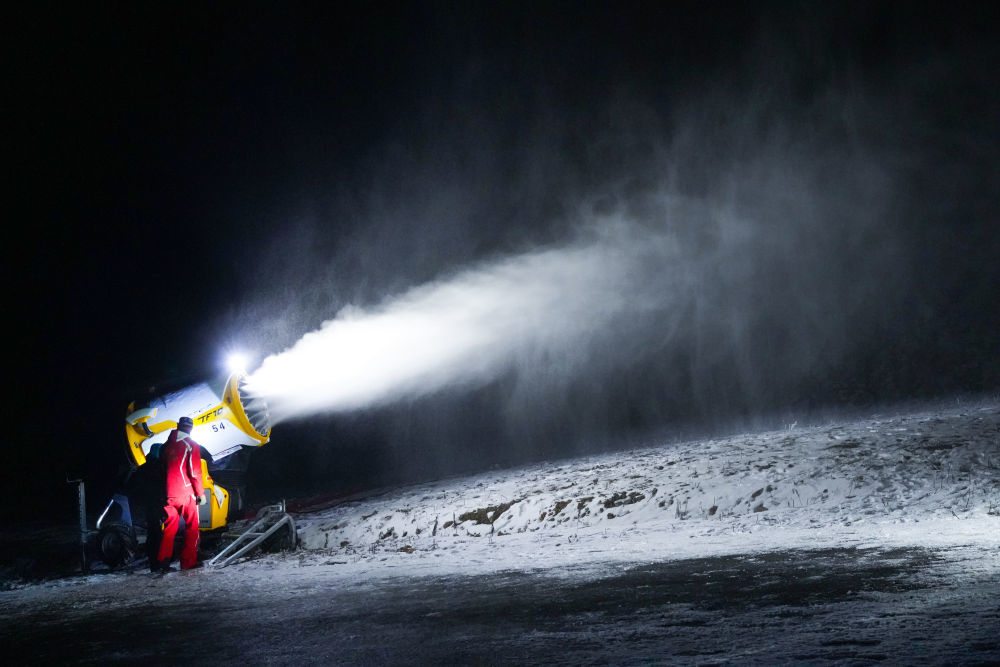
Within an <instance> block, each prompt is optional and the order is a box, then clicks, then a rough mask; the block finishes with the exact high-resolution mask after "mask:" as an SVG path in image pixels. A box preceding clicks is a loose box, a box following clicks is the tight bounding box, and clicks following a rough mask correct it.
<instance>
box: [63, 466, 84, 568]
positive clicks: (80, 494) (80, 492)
mask: <svg viewBox="0 0 1000 667" xmlns="http://www.w3.org/2000/svg"><path fill="white" fill-rule="evenodd" d="M66 481H67V482H68V483H70V484H76V496H77V501H78V503H79V513H80V514H79V516H80V565H81V567H82V568H83V573H84V574H86V573H87V572H89V571H90V568H89V566H88V563H87V493H86V490H85V489H84V487H83V480H82V479H67V480H66Z"/></svg>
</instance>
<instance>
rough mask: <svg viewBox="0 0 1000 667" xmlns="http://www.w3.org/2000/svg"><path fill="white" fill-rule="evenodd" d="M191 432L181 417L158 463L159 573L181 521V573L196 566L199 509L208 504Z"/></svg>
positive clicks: (191, 425) (165, 567) (167, 560)
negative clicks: (161, 497)
mask: <svg viewBox="0 0 1000 667" xmlns="http://www.w3.org/2000/svg"><path fill="white" fill-rule="evenodd" d="M192 428H194V423H193V422H192V421H191V418H190V417H181V418H180V420H179V421H178V422H177V428H176V429H174V430H173V431H171V432H170V436H169V437H168V438H167V441H166V443H164V445H163V448H162V449H161V450H160V461H162V463H163V468H164V470H165V472H166V498H167V499H166V503H165V504H164V506H163V513H164V516H165V518H164V520H163V537H162V540H161V542H160V551H159V553H158V554H157V559H158V561H159V569H160V570H161V571H164V572H165V571H168V570H169V567H170V560H171V558H172V557H173V552H174V537H175V536H176V535H177V527H178V524H179V523H180V519H181V518H183V519H184V525H185V527H184V548H183V549H182V550H181V569H182V570H187V569H190V568H192V567H197V565H198V539H199V535H198V505H203V504H205V503H206V502H207V500H206V499H205V494H204V489H203V487H202V483H201V454H200V453H199V447H198V443H197V442H195V441H194V439H193V438H192V437H191V429H192Z"/></svg>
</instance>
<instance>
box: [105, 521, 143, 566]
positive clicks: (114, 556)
mask: <svg viewBox="0 0 1000 667" xmlns="http://www.w3.org/2000/svg"><path fill="white" fill-rule="evenodd" d="M97 549H98V551H99V552H100V554H101V560H103V561H104V562H105V563H106V564H107V565H108V567H121V566H123V565H127V564H129V563H130V562H132V560H134V559H135V554H136V553H137V552H138V550H139V547H138V545H137V544H136V542H135V537H133V535H132V531H130V530H129V529H128V527H126V526H124V525H121V524H112V525H110V526H104V527H103V528H101V531H100V532H99V533H98V534H97Z"/></svg>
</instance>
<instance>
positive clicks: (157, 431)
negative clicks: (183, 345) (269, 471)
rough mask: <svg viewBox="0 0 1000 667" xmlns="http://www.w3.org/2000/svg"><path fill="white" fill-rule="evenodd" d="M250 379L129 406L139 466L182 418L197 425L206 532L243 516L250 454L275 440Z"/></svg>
mask: <svg viewBox="0 0 1000 667" xmlns="http://www.w3.org/2000/svg"><path fill="white" fill-rule="evenodd" d="M246 377H247V376H246V374H244V373H235V374H233V375H230V376H229V377H228V378H227V379H226V380H225V383H224V384H221V385H218V386H214V387H213V386H212V384H210V383H208V382H202V383H199V384H194V385H191V386H188V387H184V388H183V389H180V390H178V391H174V392H171V393H168V394H165V395H163V396H159V397H157V398H154V399H152V400H150V401H147V402H145V403H142V404H137V403H136V402H133V403H131V404H129V406H128V411H127V415H126V417H125V438H126V440H127V443H128V455H129V459H130V461H131V462H132V464H133V465H134V466H142V465H144V464H145V463H146V459H147V457H148V456H149V453H150V451H151V450H152V449H153V448H154V447H158V446H160V445H162V444H163V443H164V442H166V440H167V437H168V436H169V435H170V431H171V430H172V429H174V428H176V427H177V422H178V420H179V419H180V418H181V417H190V418H191V419H192V420H193V421H194V429H193V430H192V431H191V437H192V438H194V440H195V442H197V443H198V444H199V445H201V456H202V473H203V474H202V481H203V482H204V485H205V491H206V492H207V493H208V495H209V501H210V502H208V503H206V504H205V505H202V506H200V508H199V512H200V514H199V520H200V525H201V529H202V530H205V531H208V530H214V529H216V528H221V527H222V526H224V525H226V521H227V519H228V518H229V517H230V516H239V515H241V514H242V512H243V510H244V504H245V491H246V470H247V465H248V464H249V453H250V452H251V451H253V450H254V449H256V448H257V447H261V446H263V445H265V444H267V442H268V441H269V440H270V439H271V424H270V417H269V415H268V411H267V404H266V403H265V402H264V401H263V400H261V399H258V398H255V397H254V396H253V395H252V394H251V393H250V392H248V391H247V390H246V386H245V385H246Z"/></svg>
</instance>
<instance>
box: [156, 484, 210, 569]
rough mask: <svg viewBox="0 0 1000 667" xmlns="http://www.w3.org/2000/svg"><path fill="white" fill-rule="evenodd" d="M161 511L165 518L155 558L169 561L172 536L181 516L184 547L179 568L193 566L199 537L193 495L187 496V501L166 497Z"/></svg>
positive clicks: (171, 553)
mask: <svg viewBox="0 0 1000 667" xmlns="http://www.w3.org/2000/svg"><path fill="white" fill-rule="evenodd" d="M163 513H164V514H165V515H166V518H165V519H164V520H163V537H162V541H161V542H160V552H159V553H158V554H157V560H159V561H160V562H161V563H164V562H166V563H169V562H170V560H171V558H173V555H174V537H176V536H177V527H178V525H179V524H180V519H181V518H182V517H183V519H184V548H183V549H182V550H181V569H182V570H186V569H188V568H191V567H194V566H195V564H197V562H198V540H199V538H200V537H201V536H200V535H199V533H198V503H196V502H195V499H194V496H188V497H187V501H184V500H181V499H180V498H167V504H166V505H164V506H163Z"/></svg>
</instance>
